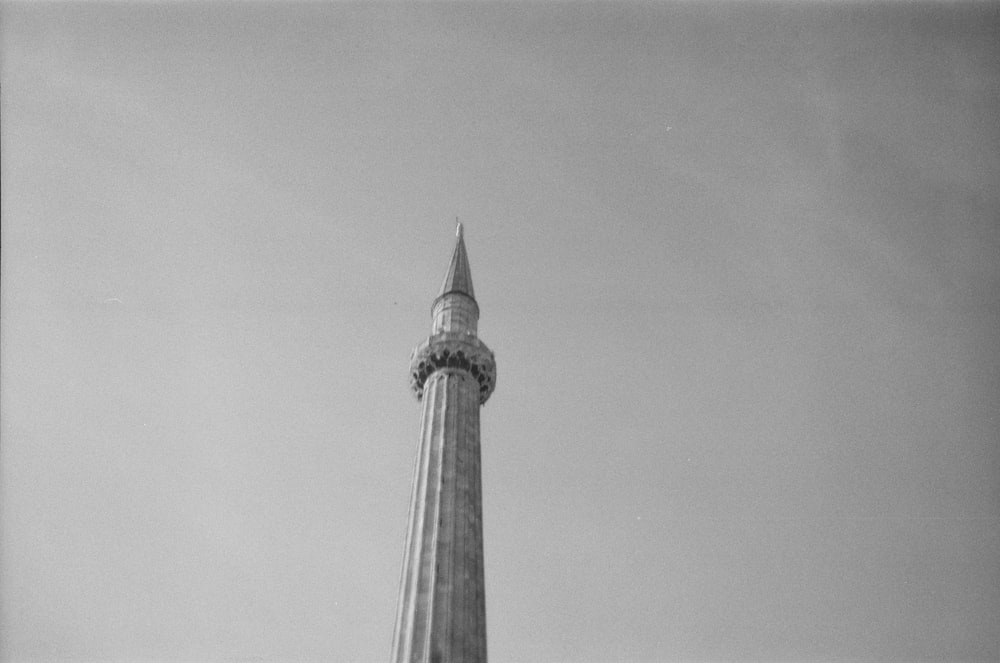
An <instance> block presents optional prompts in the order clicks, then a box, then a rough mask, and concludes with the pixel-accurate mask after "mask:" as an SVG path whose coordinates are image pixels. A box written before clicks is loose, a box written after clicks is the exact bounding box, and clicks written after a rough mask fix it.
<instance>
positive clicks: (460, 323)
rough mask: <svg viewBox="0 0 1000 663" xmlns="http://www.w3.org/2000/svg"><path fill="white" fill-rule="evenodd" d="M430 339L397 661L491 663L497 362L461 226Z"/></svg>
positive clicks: (418, 361) (417, 369)
mask: <svg viewBox="0 0 1000 663" xmlns="http://www.w3.org/2000/svg"><path fill="white" fill-rule="evenodd" d="M456 235H457V239H456V241H455V250H454V252H453V254H452V257H451V264H450V265H449V267H448V274H447V275H446V276H445V281H444V285H443V286H442V288H441V294H440V295H438V297H437V298H436V299H435V300H434V306H433V308H432V311H431V315H432V318H433V326H432V328H431V335H430V337H429V338H428V339H427V340H426V341H424V342H423V343H421V344H420V345H418V346H417V347H416V349H415V350H414V351H413V355H412V356H411V357H410V386H411V387H412V388H413V391H414V392H415V393H416V395H417V398H418V399H419V400H420V401H421V409H422V414H421V418H420V444H419V446H418V448H417V466H416V470H415V473H414V475H413V493H412V496H411V499H410V520H409V525H408V527H407V534H406V550H405V553H404V557H403V573H402V578H401V580H400V587H399V607H398V610H397V613H396V629H395V634H394V635H393V645H392V662H393V663H486V598H485V582H484V575H483V491H482V485H481V481H482V479H481V472H480V448H479V410H480V407H481V406H482V404H483V403H485V402H486V400H487V399H488V398H489V397H490V394H492V393H493V386H494V384H495V383H496V361H495V360H494V357H493V352H491V351H490V349H489V348H488V347H486V344H485V343H483V342H482V341H480V340H479V338H478V336H477V333H476V326H477V322H478V320H479V305H478V304H477V303H476V300H475V298H474V296H473V293H472V277H471V272H470V270H469V260H468V257H467V255H466V252H465V241H464V239H463V237H462V226H461V224H459V225H458V228H457V229H456Z"/></svg>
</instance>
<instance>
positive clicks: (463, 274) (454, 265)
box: [438, 223, 476, 299]
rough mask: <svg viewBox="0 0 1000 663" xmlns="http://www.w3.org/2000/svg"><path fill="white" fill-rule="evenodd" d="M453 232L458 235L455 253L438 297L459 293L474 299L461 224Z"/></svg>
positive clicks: (452, 255)
mask: <svg viewBox="0 0 1000 663" xmlns="http://www.w3.org/2000/svg"><path fill="white" fill-rule="evenodd" d="M455 232H456V234H457V235H458V239H456V240H455V252H454V253H452V254H451V264H450V265H448V273H447V274H445V277H444V283H442V284H441V292H440V293H439V294H438V297H443V296H444V295H447V294H448V293H449V292H460V293H463V294H465V295H468V296H469V297H472V298H473V299H475V298H476V293H475V291H473V289H472V270H471V269H469V257H468V255H466V252H465V239H464V237H463V236H462V224H461V223H460V224H458V230H456V231H455Z"/></svg>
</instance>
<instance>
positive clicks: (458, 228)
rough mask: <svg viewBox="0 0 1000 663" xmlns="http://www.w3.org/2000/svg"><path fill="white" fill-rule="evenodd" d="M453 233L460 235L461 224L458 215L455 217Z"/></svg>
mask: <svg viewBox="0 0 1000 663" xmlns="http://www.w3.org/2000/svg"><path fill="white" fill-rule="evenodd" d="M455 235H456V236H458V237H461V236H462V224H461V223H460V222H459V220H458V217H457V216H456V217H455Z"/></svg>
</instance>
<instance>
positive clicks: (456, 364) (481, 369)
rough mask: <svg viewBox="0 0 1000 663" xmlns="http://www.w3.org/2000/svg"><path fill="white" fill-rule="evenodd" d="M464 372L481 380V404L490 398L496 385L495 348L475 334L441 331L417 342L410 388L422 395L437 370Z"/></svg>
mask: <svg viewBox="0 0 1000 663" xmlns="http://www.w3.org/2000/svg"><path fill="white" fill-rule="evenodd" d="M443 370H451V371H464V372H466V373H468V374H469V375H471V376H472V378H473V379H474V380H476V381H477V382H478V383H479V403H480V404H483V403H485V402H486V401H487V399H489V397H490V394H492V393H493V388H494V386H495V385H496V377H497V365H496V361H495V359H494V357H493V351H492V350H490V349H489V348H488V347H486V344H485V343H483V342H482V341H480V340H479V339H478V338H476V337H475V336H474V335H472V334H465V333H458V332H442V333H440V334H434V335H433V336H431V337H430V338H428V339H427V340H426V341H424V342H423V343H421V344H420V345H418V346H417V347H416V348H415V349H414V350H413V354H412V355H411V356H410V387H411V388H412V389H413V391H414V392H415V393H416V395H417V400H420V399H421V398H423V395H424V384H425V383H426V382H427V378H429V377H430V376H431V375H433V374H434V373H435V372H437V371H443Z"/></svg>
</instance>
